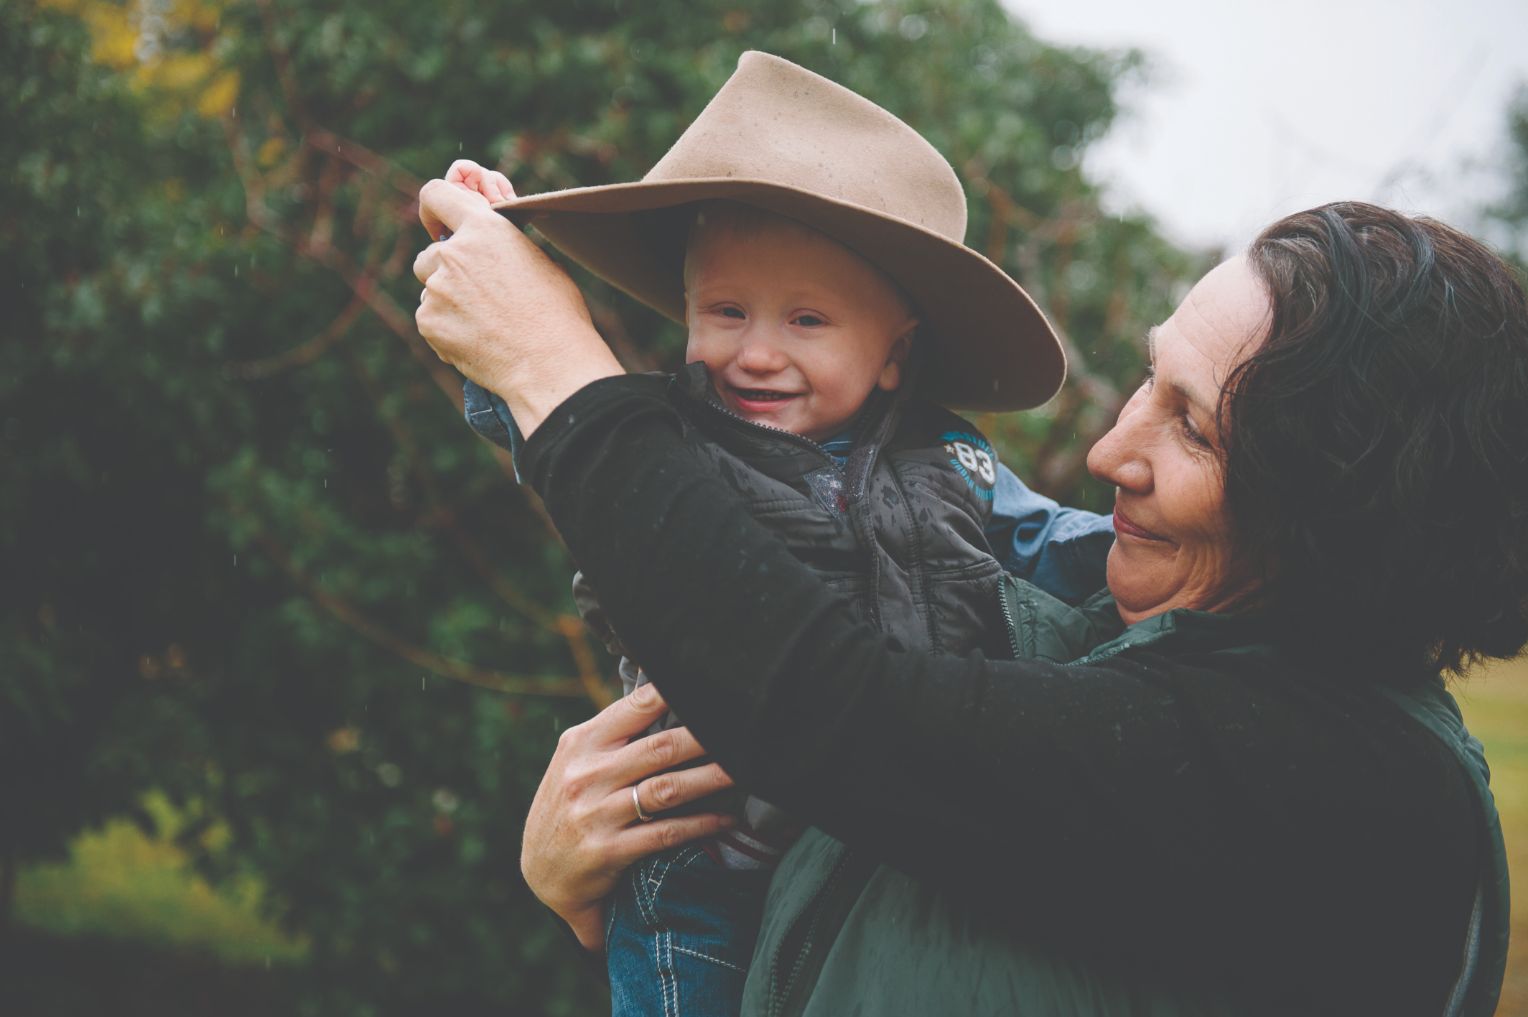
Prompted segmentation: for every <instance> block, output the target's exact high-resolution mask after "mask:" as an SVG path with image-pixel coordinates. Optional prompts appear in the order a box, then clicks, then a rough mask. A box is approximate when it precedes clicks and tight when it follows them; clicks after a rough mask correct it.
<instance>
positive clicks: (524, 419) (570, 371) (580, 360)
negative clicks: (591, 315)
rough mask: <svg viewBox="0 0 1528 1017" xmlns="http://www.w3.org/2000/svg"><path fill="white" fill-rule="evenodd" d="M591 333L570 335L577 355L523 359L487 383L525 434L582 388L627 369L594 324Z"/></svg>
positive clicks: (570, 342)
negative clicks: (533, 359)
mask: <svg viewBox="0 0 1528 1017" xmlns="http://www.w3.org/2000/svg"><path fill="white" fill-rule="evenodd" d="M588 333H589V334H588V335H580V336H574V337H570V341H569V343H568V344H567V346H568V347H572V348H576V349H577V351H578V352H577V354H576V355H571V356H552V357H541V358H538V359H537V361H535V362H530V363H527V362H525V361H523V360H522V361H520V362H518V363H514V364H510V365H507V367H506V369H505V370H503V371H501V372H497V374H498V376H496V377H495V378H493V379H491V381H490V383H489V384H485V385H484V388H487V389H488V390H489V391H491V392H495V393H497V394H498V395H499V396H500V397H501V398H502V399H503V400H504V402H505V404H506V405H507V406H508V407H509V412H510V415H511V416H513V417H514V418H515V424H516V425H517V426H518V427H519V428H520V434H521V435H522V436H523V437H525V438H529V437H530V436H531V435H532V434H533V433H534V432H535V431H536V429H537V428H539V427H540V426H541V424H542V422H543V421H544V420H546V418H547V416H548V415H550V414H551V413H552V411H553V410H555V409H556V408H557V407H558V406H560V405H561V404H562V403H564V402H566V401H567V400H568V399H569V398H570V397H572V396H573V395H574V394H575V393H577V392H578V391H579V390H580V389H582V388H584V387H585V386H587V385H589V384H591V383H593V382H596V381H600V380H602V379H605V378H612V377H619V376H621V375H623V374H625V373H626V371H625V369H624V368H623V367H621V364H620V361H618V360H616V359H615V356H614V354H612V353H611V352H610V349H609V347H607V346H606V345H605V344H604V342H603V340H601V339H600V338H599V334H598V333H596V332H594V330H593V328H592V327H591V328H590V329H589V330H588ZM591 337H592V343H591Z"/></svg>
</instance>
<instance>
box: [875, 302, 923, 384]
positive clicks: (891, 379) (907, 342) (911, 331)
mask: <svg viewBox="0 0 1528 1017" xmlns="http://www.w3.org/2000/svg"><path fill="white" fill-rule="evenodd" d="M917 334H918V319H917V318H910V319H908V321H907V324H905V325H903V326H902V334H901V335H899V336H897V338H896V340H895V341H894V342H893V343H892V344H891V349H890V351H888V352H887V354H886V366H885V367H882V368H881V376H880V377H879V378H878V379H876V383H875V384H876V387H877V388H879V389H881V390H882V391H884V392H895V391H896V390H897V388H898V387H899V386H900V385H901V384H902V373H903V368H905V367H906V366H907V358H908V356H910V355H911V354H912V351H913V338H914V337H915V336H916V335H917Z"/></svg>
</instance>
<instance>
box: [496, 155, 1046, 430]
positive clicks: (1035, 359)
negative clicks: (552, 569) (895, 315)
mask: <svg viewBox="0 0 1528 1017" xmlns="http://www.w3.org/2000/svg"><path fill="white" fill-rule="evenodd" d="M718 199H724V200H730V201H738V202H743V203H745V204H749V205H753V206H755V207H757V208H761V209H764V210H765V211H769V212H774V213H776V214H779V215H784V216H788V217H790V218H792V219H797V220H800V221H801V222H803V223H805V224H806V225H808V226H810V227H811V228H812V229H815V230H817V231H818V232H820V233H823V234H825V235H826V236H828V237H831V238H832V239H834V240H836V241H838V242H839V243H841V244H843V245H844V246H846V247H848V248H849V249H850V250H852V251H854V252H855V253H857V254H859V255H860V256H861V257H863V258H864V259H865V260H866V261H868V262H870V263H871V264H873V265H875V266H876V267H877V268H879V269H880V270H881V271H882V272H885V273H886V275H887V276H889V277H890V278H891V279H892V280H893V281H895V282H896V283H897V284H898V285H899V286H901V287H902V288H903V289H904V290H905V291H906V292H907V294H908V295H909V296H910V297H911V298H912V299H913V301H914V302H915V303H916V304H917V308H918V313H919V315H920V318H921V320H922V322H923V324H924V326H925V330H924V334H926V335H932V337H933V343H934V349H933V351H932V352H931V353H930V354H929V355H928V356H927V358H926V359H925V360H924V365H925V373H924V375H923V377H922V378H921V380H920V381H921V389H922V392H923V393H924V394H925V395H927V396H928V397H929V398H930V399H933V400H935V401H937V402H940V403H942V404H944V405H947V406H951V407H954V408H958V409H965V410H974V411H978V412H995V411H1007V410H1022V409H1029V408H1031V407H1034V406H1039V405H1040V404H1041V403H1043V402H1045V401H1046V400H1048V399H1050V398H1051V397H1052V396H1053V395H1055V394H1056V392H1057V391H1058V390H1059V389H1060V388H1061V383H1062V382H1063V381H1064V380H1065V377H1066V356H1065V354H1064V353H1063V352H1062V349H1061V344H1060V341H1059V340H1058V339H1057V338H1056V335H1055V333H1054V332H1053V331H1052V330H1051V327H1050V324H1049V323H1048V322H1047V321H1046V320H1045V315H1044V314H1043V313H1042V312H1041V311H1040V309H1039V307H1037V306H1036V305H1035V302H1034V301H1033V300H1031V299H1030V297H1029V294H1027V293H1025V292H1024V290H1023V289H1022V288H1020V286H1019V285H1018V284H1017V283H1016V282H1014V281H1013V280H1012V279H1011V278H1009V276H1008V275H1007V273H1005V272H1004V271H1003V270H1002V269H1000V268H998V267H997V266H996V265H994V264H993V263H992V262H990V261H988V260H987V259H986V258H984V257H982V256H981V255H980V254H979V253H977V252H976V251H973V250H971V249H970V248H969V247H966V246H965V245H963V244H958V243H955V242H953V241H951V240H949V239H948V238H946V237H943V236H940V235H939V234H937V233H933V232H931V231H929V230H927V229H925V228H923V227H921V226H919V225H917V224H915V223H911V222H908V221H906V220H904V219H899V218H897V217H896V216H893V215H889V214H887V213H883V212H878V211H875V210H873V209H867V208H864V207H862V206H859V205H853V204H849V203H846V202H841V201H835V200H834V199H832V198H825V197H823V196H821V195H819V194H815V193H813V192H810V191H803V190H799V189H796V188H792V187H788V186H784V185H781V184H777V183H772V182H770V181H765V180H740V179H735V178H731V177H728V178H720V179H699V180H696V179H690V180H666V181H645V182H636V183H628V184H609V185H605V186H600V187H578V188H571V189H568V190H564V191H553V192H549V193H547V194H537V195H529V196H526V197H518V198H512V199H510V200H509V201H503V202H498V203H496V204H495V205H494V206H493V207H494V209H495V210H496V211H498V212H500V213H502V214H504V215H506V216H508V217H509V218H510V219H511V220H513V221H514V222H516V223H517V224H518V225H522V226H524V225H526V224H530V225H534V226H535V227H536V229H537V230H538V231H540V232H541V233H542V234H543V235H545V236H546V238H547V239H548V240H550V241H551V242H552V243H553V244H554V245H555V246H556V247H558V248H559V249H560V250H562V251H563V252H564V253H566V254H567V255H568V256H569V257H571V258H573V260H575V261H577V262H578V263H579V264H581V265H583V266H584V267H586V268H588V269H589V270H590V271H592V272H593V273H594V274H595V275H597V276H599V277H600V278H602V279H604V280H606V281H607V282H609V283H611V284H612V285H614V286H616V287H617V288H618V289H621V290H622V291H624V292H626V293H628V294H630V295H631V296H632V297H634V298H636V299H637V300H639V301H641V302H642V303H644V304H647V305H648V306H650V307H652V308H654V309H656V310H658V311H659V312H661V313H663V314H665V315H667V316H668V317H670V318H673V319H674V320H675V321H679V322H683V321H684V279H683V266H684V251H685V241H686V237H687V234H688V228H689V220H688V218H687V217H682V216H676V215H673V214H670V213H671V212H672V210H673V209H675V208H676V207H678V206H681V205H687V204H691V203H693V202H698V201H708V200H718Z"/></svg>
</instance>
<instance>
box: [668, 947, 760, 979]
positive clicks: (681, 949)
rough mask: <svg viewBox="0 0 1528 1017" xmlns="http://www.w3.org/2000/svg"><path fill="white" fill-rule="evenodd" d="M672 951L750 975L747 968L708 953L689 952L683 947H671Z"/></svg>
mask: <svg viewBox="0 0 1528 1017" xmlns="http://www.w3.org/2000/svg"><path fill="white" fill-rule="evenodd" d="M671 949H672V950H673V951H674V952H675V953H682V954H685V955H686V956H689V957H696V958H699V959H700V960H703V961H710V962H711V963H712V964H720V965H721V966H722V967H724V968H731V969H732V970H733V971H737V972H740V973H741V974H745V975H746V974H747V973H748V969H747V968H745V967H740V966H739V965H737V964H734V963H732V962H731V961H724V960H722V959H721V958H720V957H712V956H711V955H710V954H708V953H701V952H700V951H699V950H687V949H685V948H684V947H682V946H675V947H671Z"/></svg>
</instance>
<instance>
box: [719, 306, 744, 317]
mask: <svg viewBox="0 0 1528 1017" xmlns="http://www.w3.org/2000/svg"><path fill="white" fill-rule="evenodd" d="M717 313H718V314H720V315H721V316H722V317H723V318H741V317H743V309H742V308H741V307H720V308H717Z"/></svg>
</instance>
